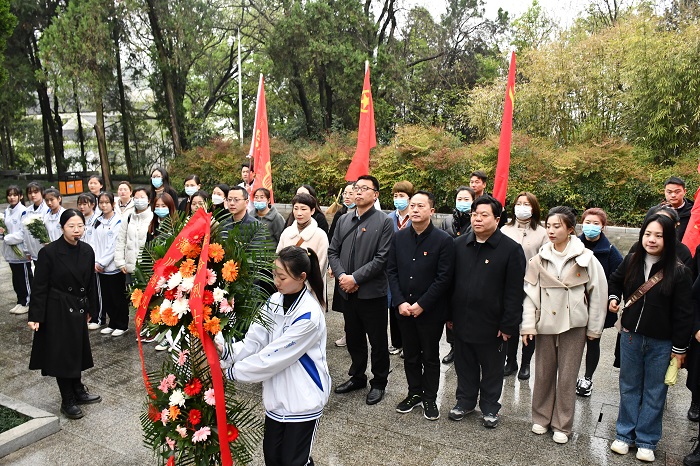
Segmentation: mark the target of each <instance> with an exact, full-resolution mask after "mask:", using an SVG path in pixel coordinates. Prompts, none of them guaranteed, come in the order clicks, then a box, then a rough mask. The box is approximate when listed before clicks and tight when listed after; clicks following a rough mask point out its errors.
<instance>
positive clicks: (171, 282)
mask: <svg viewBox="0 0 700 466" xmlns="http://www.w3.org/2000/svg"><path fill="white" fill-rule="evenodd" d="M180 282H182V275H181V274H180V272H175V273H174V274H172V275H171V276H170V278H169V279H168V289H169V290H172V289H173V288H177V286H178V285H179V284H180Z"/></svg>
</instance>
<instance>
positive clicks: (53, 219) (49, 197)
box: [44, 188, 66, 241]
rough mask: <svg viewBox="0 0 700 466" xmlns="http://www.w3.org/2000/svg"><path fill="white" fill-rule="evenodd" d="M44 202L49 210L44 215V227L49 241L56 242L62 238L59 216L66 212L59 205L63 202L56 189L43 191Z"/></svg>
mask: <svg viewBox="0 0 700 466" xmlns="http://www.w3.org/2000/svg"><path fill="white" fill-rule="evenodd" d="M44 202H46V205H47V206H48V208H49V211H48V212H46V214H45V215H44V225H46V230H47V231H48V232H49V239H50V240H51V241H56V240H57V239H58V238H60V237H61V236H63V230H62V229H61V224H60V222H59V220H60V219H61V214H62V213H63V212H64V211H65V210H66V209H64V208H63V206H62V205H61V203H62V202H63V199H61V193H60V192H58V189H56V188H49V189H47V190H46V191H44Z"/></svg>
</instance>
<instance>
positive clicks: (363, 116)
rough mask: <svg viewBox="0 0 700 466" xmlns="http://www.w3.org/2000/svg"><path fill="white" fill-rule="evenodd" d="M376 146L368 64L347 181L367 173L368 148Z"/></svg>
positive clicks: (346, 176) (346, 175)
mask: <svg viewBox="0 0 700 466" xmlns="http://www.w3.org/2000/svg"><path fill="white" fill-rule="evenodd" d="M376 146H377V130H376V128H375V127H374V104H373V103H372V88H371V87H370V84H369V65H368V64H366V65H365V83H364V85H363V86H362V98H361V99H360V126H359V128H358V131H357V149H355V155H354V156H353V158H352V162H350V166H349V167H348V172H347V173H346V174H345V179H346V180H347V181H355V180H357V178H359V177H360V176H362V175H369V150H370V149H371V148H373V147H376Z"/></svg>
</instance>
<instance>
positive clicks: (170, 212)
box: [148, 193, 177, 241]
mask: <svg viewBox="0 0 700 466" xmlns="http://www.w3.org/2000/svg"><path fill="white" fill-rule="evenodd" d="M151 210H152V211H153V219H152V220H151V224H150V225H149V226H148V241H151V240H152V239H153V238H155V237H156V236H158V228H159V227H160V224H161V222H162V221H163V219H165V218H166V217H170V219H171V220H172V221H173V222H175V221H177V208H176V207H175V201H174V200H173V198H172V196H170V194H168V193H160V194H158V195H157V196H156V198H155V202H153V203H152V204H151Z"/></svg>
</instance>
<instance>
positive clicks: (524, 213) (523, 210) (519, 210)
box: [515, 205, 532, 220]
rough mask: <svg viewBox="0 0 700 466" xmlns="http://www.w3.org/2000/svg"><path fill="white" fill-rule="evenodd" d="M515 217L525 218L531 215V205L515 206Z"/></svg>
mask: <svg viewBox="0 0 700 466" xmlns="http://www.w3.org/2000/svg"><path fill="white" fill-rule="evenodd" d="M515 217H516V218H517V219H518V220H527V219H529V218H530V217H532V207H530V206H526V205H516V206H515Z"/></svg>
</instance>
